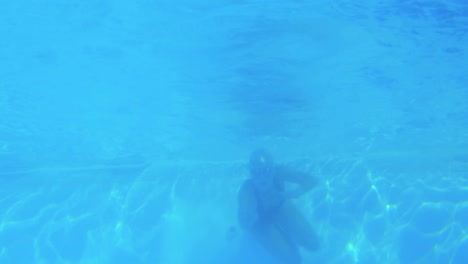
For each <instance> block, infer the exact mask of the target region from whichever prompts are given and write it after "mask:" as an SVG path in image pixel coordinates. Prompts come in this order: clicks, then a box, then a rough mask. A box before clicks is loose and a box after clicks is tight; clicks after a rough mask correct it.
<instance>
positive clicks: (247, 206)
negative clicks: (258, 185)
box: [237, 181, 258, 230]
mask: <svg viewBox="0 0 468 264" xmlns="http://www.w3.org/2000/svg"><path fill="white" fill-rule="evenodd" d="M238 206H239V207H238V212H237V217H238V221H239V225H240V226H241V227H242V228H244V229H246V230H249V229H251V228H252V227H253V226H254V225H255V223H256V222H257V218H258V215H257V199H256V197H255V194H254V192H253V190H252V186H251V183H250V182H249V181H246V182H244V183H243V184H242V187H241V188H240V190H239V195H238Z"/></svg>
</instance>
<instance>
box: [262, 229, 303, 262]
mask: <svg viewBox="0 0 468 264" xmlns="http://www.w3.org/2000/svg"><path fill="white" fill-rule="evenodd" d="M253 235H254V237H255V238H256V239H257V241H259V243H260V244H261V245H262V246H263V247H264V248H265V249H266V250H267V251H268V252H269V253H270V254H271V255H272V256H273V257H274V258H275V259H276V260H278V261H279V262H280V263H284V264H300V263H301V256H300V254H299V249H298V248H297V246H296V245H294V243H291V241H290V240H289V239H288V238H287V237H286V236H285V235H284V233H283V232H282V231H281V230H280V229H279V228H277V227H276V226H275V225H273V224H272V223H257V225H256V227H255V229H254V230H253Z"/></svg>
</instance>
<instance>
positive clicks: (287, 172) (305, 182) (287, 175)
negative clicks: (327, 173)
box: [280, 167, 318, 199]
mask: <svg viewBox="0 0 468 264" xmlns="http://www.w3.org/2000/svg"><path fill="white" fill-rule="evenodd" d="M280 175H281V176H282V178H283V180H284V181H287V182H291V183H294V184H296V185H297V187H296V188H294V189H293V190H290V191H288V192H287V193H286V195H287V197H289V198H291V199H295V198H298V197H299V196H302V195H303V194H305V193H307V192H309V191H310V190H312V189H313V188H314V187H315V186H317V185H318V179H317V178H316V177H313V176H312V175H310V174H308V173H305V172H301V171H296V170H293V169H290V168H287V167H282V168H280Z"/></svg>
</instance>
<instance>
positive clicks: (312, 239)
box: [275, 202, 320, 251]
mask: <svg viewBox="0 0 468 264" xmlns="http://www.w3.org/2000/svg"><path fill="white" fill-rule="evenodd" d="M275 220H276V223H277V224H278V226H280V228H281V229H282V230H283V231H284V233H285V234H286V235H287V236H289V237H290V238H291V239H292V240H293V241H294V242H295V243H297V244H298V245H300V246H302V247H303V248H304V249H307V250H309V251H316V250H318V249H319V246H320V244H319V239H318V236H317V234H316V233H315V231H314V229H313V228H312V225H311V224H310V223H309V222H308V221H307V219H306V218H305V216H304V215H303V214H302V213H301V212H300V211H299V210H298V209H297V208H296V207H295V206H294V204H292V203H291V202H286V203H285V204H284V205H283V206H282V208H281V209H280V211H279V213H278V214H277V215H276V219H275Z"/></svg>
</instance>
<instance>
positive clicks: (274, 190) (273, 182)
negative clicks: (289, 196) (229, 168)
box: [251, 172, 286, 218]
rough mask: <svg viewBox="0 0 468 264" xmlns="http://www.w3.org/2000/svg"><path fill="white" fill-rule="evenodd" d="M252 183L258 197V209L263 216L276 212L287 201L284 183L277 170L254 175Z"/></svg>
mask: <svg viewBox="0 0 468 264" xmlns="http://www.w3.org/2000/svg"><path fill="white" fill-rule="evenodd" d="M251 183H252V186H253V189H254V192H255V197H256V198H257V210H258V212H259V213H260V217H261V218H268V217H270V216H271V215H272V214H274V213H275V212H276V211H277V210H278V209H279V208H281V206H282V205H283V204H284V202H285V201H286V198H285V197H284V183H283V181H281V180H280V179H279V177H278V176H277V175H276V173H275V172H272V173H271V174H269V175H265V176H263V177H258V176H257V177H254V178H252V179H251Z"/></svg>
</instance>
